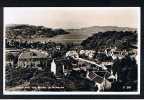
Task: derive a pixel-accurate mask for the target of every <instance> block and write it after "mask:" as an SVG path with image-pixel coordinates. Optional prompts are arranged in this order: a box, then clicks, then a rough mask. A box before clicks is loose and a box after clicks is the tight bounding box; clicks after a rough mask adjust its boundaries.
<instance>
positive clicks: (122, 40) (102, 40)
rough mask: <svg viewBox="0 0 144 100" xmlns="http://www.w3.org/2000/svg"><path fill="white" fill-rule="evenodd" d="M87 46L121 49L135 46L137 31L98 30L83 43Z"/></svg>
mask: <svg viewBox="0 0 144 100" xmlns="http://www.w3.org/2000/svg"><path fill="white" fill-rule="evenodd" d="M81 44H82V45H83V46H84V47H86V48H105V47H117V48H119V49H130V48H135V46H134V45H136V44H137V32H136V31H119V32H118V31H106V32H98V33H95V34H94V35H93V36H91V37H88V38H87V39H86V40H83V41H82V43H81Z"/></svg>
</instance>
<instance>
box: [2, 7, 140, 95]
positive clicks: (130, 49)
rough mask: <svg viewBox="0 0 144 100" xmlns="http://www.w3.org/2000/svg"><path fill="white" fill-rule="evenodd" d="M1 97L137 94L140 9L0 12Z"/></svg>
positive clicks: (49, 9)
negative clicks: (0, 44) (0, 40)
mask: <svg viewBox="0 0 144 100" xmlns="http://www.w3.org/2000/svg"><path fill="white" fill-rule="evenodd" d="M3 13H4V27H3V29H4V34H3V38H4V43H3V51H4V53H3V59H4V60H3V93H4V95H53V94H54V95H77V94H78V95H86V94H88V95H100V94H102V95H109V94H110V95H112V94H114V95H115V94H117V95H127V94H128V95H131V94H132V95H138V94H140V7H4V10H3Z"/></svg>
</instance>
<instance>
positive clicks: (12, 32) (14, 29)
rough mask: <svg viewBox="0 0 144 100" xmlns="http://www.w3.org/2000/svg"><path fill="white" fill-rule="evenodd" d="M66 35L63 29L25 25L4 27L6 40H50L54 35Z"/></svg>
mask: <svg viewBox="0 0 144 100" xmlns="http://www.w3.org/2000/svg"><path fill="white" fill-rule="evenodd" d="M63 34H68V32H66V31H65V30H63V29H52V28H47V27H44V26H34V25H26V24H12V25H7V26H6V37H7V38H21V39H27V38H31V39H33V38H40V37H47V38H51V37H54V36H56V35H63Z"/></svg>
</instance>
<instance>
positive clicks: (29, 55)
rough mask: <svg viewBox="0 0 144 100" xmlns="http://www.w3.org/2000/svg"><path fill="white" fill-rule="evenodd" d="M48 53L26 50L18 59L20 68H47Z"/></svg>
mask: <svg viewBox="0 0 144 100" xmlns="http://www.w3.org/2000/svg"><path fill="white" fill-rule="evenodd" d="M47 60H48V53H47V52H42V51H39V50H32V49H30V50H24V51H22V52H21V54H20V55H19V57H18V66H19V67H27V66H32V67H36V66H38V65H40V64H41V65H46V66H47Z"/></svg>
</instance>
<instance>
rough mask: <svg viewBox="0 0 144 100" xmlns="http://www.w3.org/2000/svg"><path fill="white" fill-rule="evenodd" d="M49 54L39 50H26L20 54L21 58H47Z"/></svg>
mask: <svg viewBox="0 0 144 100" xmlns="http://www.w3.org/2000/svg"><path fill="white" fill-rule="evenodd" d="M47 57H48V54H47V53H44V52H41V51H38V50H26V51H23V52H22V53H21V54H20V55H19V59H35V58H37V59H38V58H47Z"/></svg>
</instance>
